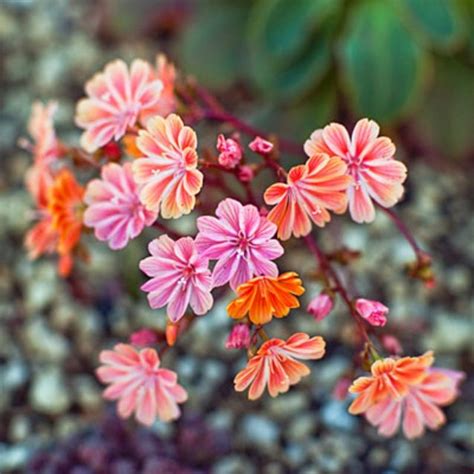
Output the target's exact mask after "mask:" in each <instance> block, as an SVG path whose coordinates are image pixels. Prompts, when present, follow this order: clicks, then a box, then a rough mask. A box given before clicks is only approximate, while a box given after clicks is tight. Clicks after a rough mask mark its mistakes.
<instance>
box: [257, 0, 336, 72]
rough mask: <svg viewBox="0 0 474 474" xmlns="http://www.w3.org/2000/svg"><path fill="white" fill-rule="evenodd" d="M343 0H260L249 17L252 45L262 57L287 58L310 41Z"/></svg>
mask: <svg viewBox="0 0 474 474" xmlns="http://www.w3.org/2000/svg"><path fill="white" fill-rule="evenodd" d="M340 3H341V2H340V0H296V1H295V0H260V1H259V2H257V3H256V5H255V7H254V9H253V11H252V13H251V16H250V20H249V46H250V48H251V50H256V51H257V55H258V59H259V60H264V61H265V62H272V63H274V64H275V65H276V64H281V63H282V62H285V61H287V60H289V59H291V58H292V57H294V56H295V55H297V54H298V53H300V51H301V49H302V48H303V47H304V46H305V45H306V44H307V42H308V40H309V39H310V38H311V36H312V35H313V33H314V32H315V31H316V30H317V28H318V27H319V26H320V25H321V24H322V22H323V21H324V20H325V19H326V18H327V17H328V16H329V14H331V13H333V12H334V11H335V10H337V9H338V8H339V5H340Z"/></svg>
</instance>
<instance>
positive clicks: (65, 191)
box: [48, 169, 84, 273]
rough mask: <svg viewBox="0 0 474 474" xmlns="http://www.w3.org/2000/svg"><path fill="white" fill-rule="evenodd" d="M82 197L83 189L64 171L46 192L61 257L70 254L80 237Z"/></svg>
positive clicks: (69, 173) (68, 172) (70, 174)
mask: <svg viewBox="0 0 474 474" xmlns="http://www.w3.org/2000/svg"><path fill="white" fill-rule="evenodd" d="M83 195H84V189H83V188H82V186H80V185H79V183H78V182H77V181H76V179H75V178H74V176H73V175H72V173H71V172H70V171H68V170H66V169H63V170H61V171H60V172H59V173H58V175H57V176H56V177H55V179H54V182H53V184H52V185H51V187H50V188H49V190H48V212H49V213H50V215H51V218H52V222H51V225H52V227H53V229H55V230H56V231H57V233H58V245H57V251H58V253H59V254H60V255H61V256H62V257H64V256H67V255H69V254H70V253H71V251H72V249H73V248H74V247H75V246H76V245H77V244H78V242H79V239H80V237H81V229H82V214H83V200H82V198H83ZM66 267H67V266H66ZM65 271H66V273H67V269H65Z"/></svg>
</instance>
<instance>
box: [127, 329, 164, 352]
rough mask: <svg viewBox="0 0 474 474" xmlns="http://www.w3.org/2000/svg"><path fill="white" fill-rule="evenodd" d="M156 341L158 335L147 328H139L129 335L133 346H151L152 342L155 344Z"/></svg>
mask: <svg viewBox="0 0 474 474" xmlns="http://www.w3.org/2000/svg"><path fill="white" fill-rule="evenodd" d="M157 341H158V337H157V336H156V333H155V332H154V331H152V330H151V329H147V328H143V329H139V330H138V331H135V332H133V333H132V334H131V335H130V344H133V345H134V346H141V347H146V346H151V345H152V344H156V342H157Z"/></svg>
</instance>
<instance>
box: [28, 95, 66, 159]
mask: <svg viewBox="0 0 474 474" xmlns="http://www.w3.org/2000/svg"><path fill="white" fill-rule="evenodd" d="M57 108H58V105H57V103H56V102H48V103H47V104H46V105H43V104H42V103H41V102H35V103H34V104H33V106H32V109H31V116H30V119H29V121H28V132H29V134H30V135H31V137H32V138H33V140H34V143H33V148H32V150H33V156H34V161H35V166H37V165H40V166H50V165H51V164H52V163H53V162H54V161H55V160H56V159H57V158H58V155H59V143H58V140H57V138H56V132H55V130H54V123H53V118H54V114H55V113H56V110H57ZM27 146H28V145H27ZM29 146H31V145H29Z"/></svg>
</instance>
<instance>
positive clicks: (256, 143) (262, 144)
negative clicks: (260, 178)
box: [249, 137, 273, 155]
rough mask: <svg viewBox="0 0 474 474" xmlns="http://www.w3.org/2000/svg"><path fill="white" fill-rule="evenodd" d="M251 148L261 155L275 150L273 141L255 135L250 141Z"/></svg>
mask: <svg viewBox="0 0 474 474" xmlns="http://www.w3.org/2000/svg"><path fill="white" fill-rule="evenodd" d="M249 148H250V149H251V150H252V151H254V152H255V153H258V154H259V155H268V154H269V153H270V152H271V151H272V150H273V143H272V142H269V141H268V140H265V139H264V138H262V137H255V138H254V140H253V141H252V142H250V143H249Z"/></svg>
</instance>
